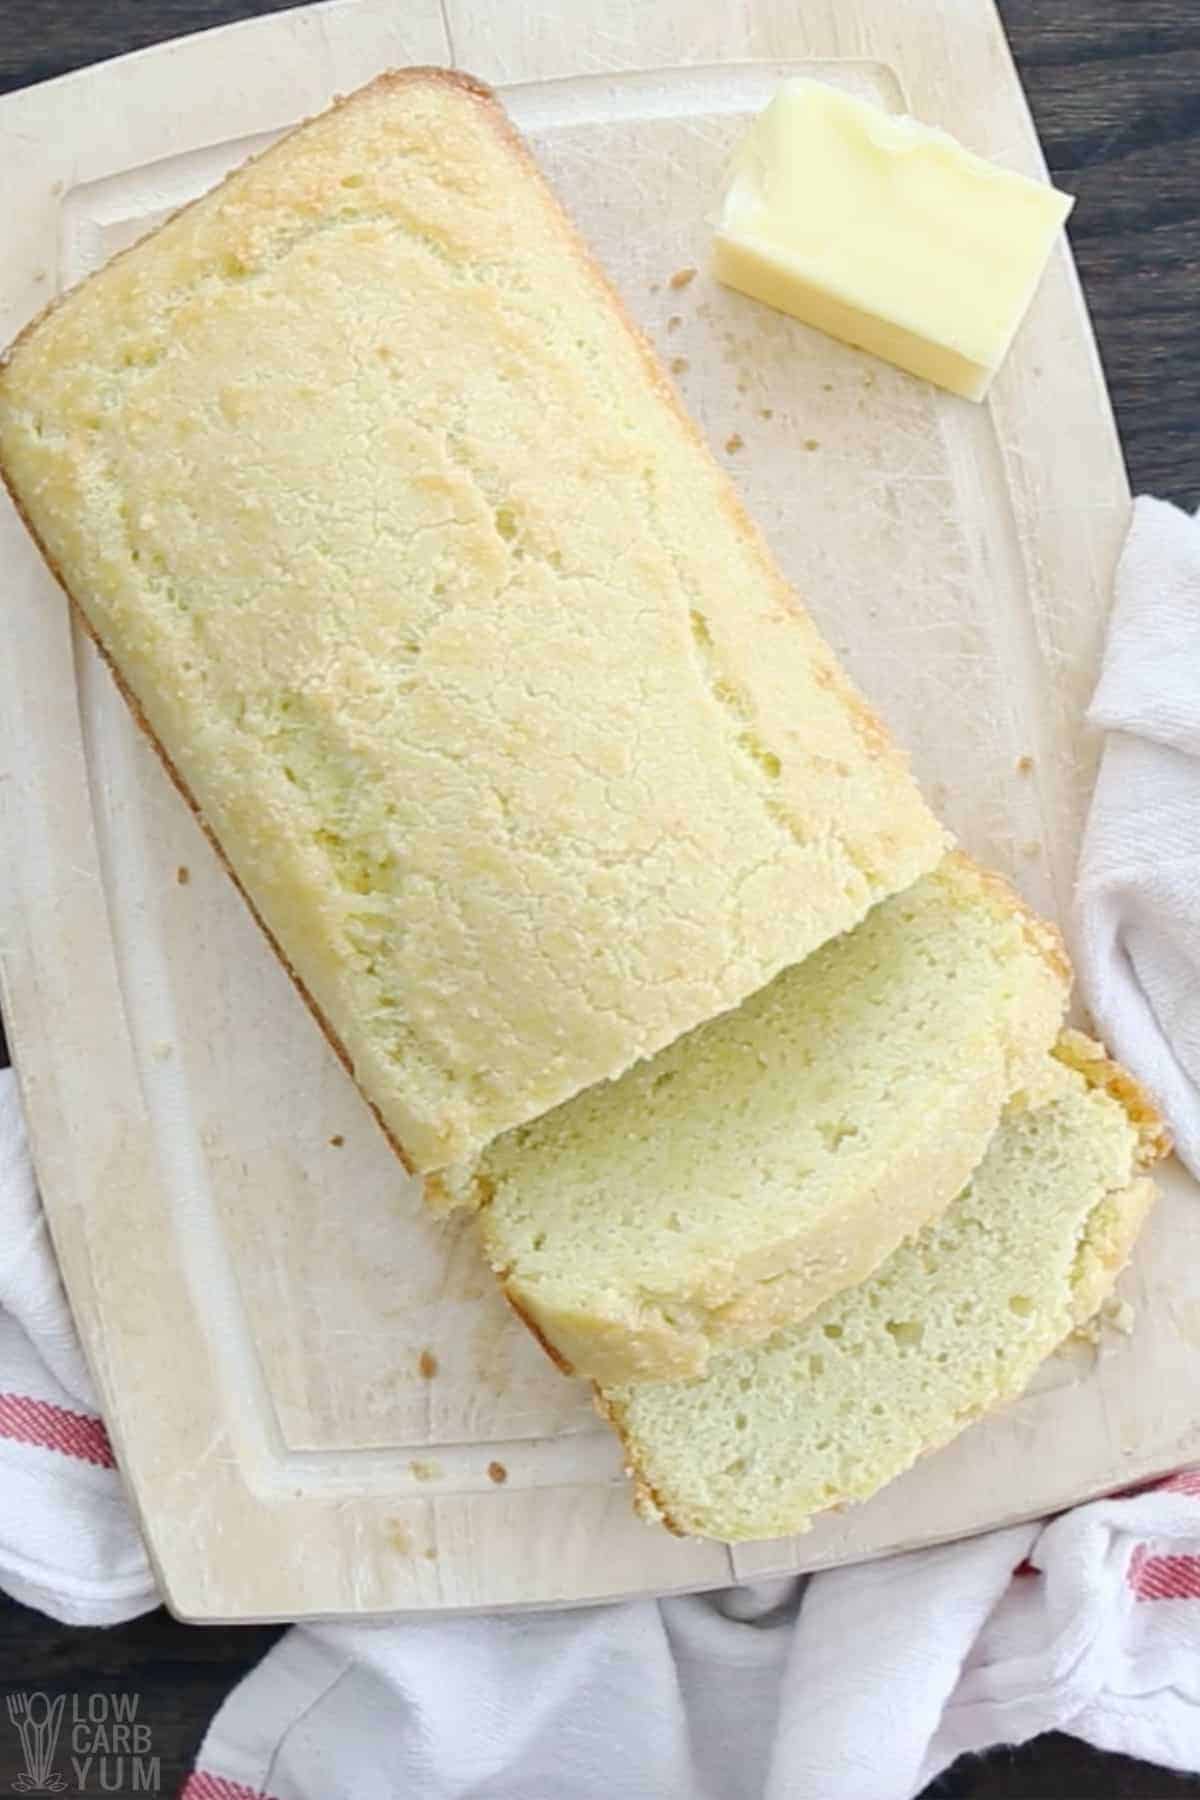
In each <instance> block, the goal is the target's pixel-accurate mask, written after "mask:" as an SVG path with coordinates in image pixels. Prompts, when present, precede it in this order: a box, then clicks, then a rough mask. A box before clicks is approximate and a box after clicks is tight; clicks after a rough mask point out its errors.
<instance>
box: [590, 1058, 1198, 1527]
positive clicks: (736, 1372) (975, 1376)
mask: <svg viewBox="0 0 1200 1800" xmlns="http://www.w3.org/2000/svg"><path fill="white" fill-rule="evenodd" d="M1168 1148H1169V1145H1168V1143H1167V1139H1166V1133H1165V1131H1164V1129H1163V1126H1162V1123H1161V1121H1160V1120H1159V1119H1158V1117H1157V1115H1156V1114H1155V1111H1154V1108H1153V1106H1152V1105H1151V1103H1150V1101H1149V1100H1148V1098H1147V1097H1146V1095H1145V1094H1144V1093H1142V1092H1141V1090H1140V1089H1139V1088H1138V1087H1137V1084H1136V1083H1135V1082H1134V1081H1133V1080H1132V1078H1131V1077H1129V1076H1128V1075H1126V1074H1125V1072H1124V1070H1122V1069H1119V1068H1118V1067H1117V1066H1116V1065H1115V1064H1113V1063H1110V1062H1108V1061H1107V1060H1106V1059H1105V1058H1104V1055H1103V1052H1102V1051H1101V1050H1100V1049H1099V1046H1097V1045H1095V1044H1092V1043H1090V1042H1089V1040H1088V1039H1086V1038H1083V1037H1081V1036H1080V1035H1079V1034H1078V1033H1074V1032H1071V1033H1067V1034H1065V1035H1064V1037H1063V1039H1062V1041H1061V1043H1060V1045H1059V1046H1058V1048H1057V1049H1056V1051H1055V1053H1054V1057H1053V1058H1048V1059H1047V1069H1046V1080H1045V1081H1044V1083H1042V1084H1041V1086H1040V1091H1039V1093H1038V1094H1037V1095H1036V1097H1034V1096H1031V1097H1030V1102H1029V1103H1028V1104H1017V1105H1014V1106H1013V1107H1011V1108H1010V1110H1009V1111H1008V1113H1007V1114H1006V1115H1005V1118H1004V1121H1003V1123H1002V1125H1001V1127H1000V1129H999V1130H998V1131H997V1133H996V1135H995V1138H994V1139H993V1141H992V1144H991V1147H990V1149H989V1150H988V1153H987V1156H986V1157H985V1159H984V1161H983V1163H982V1164H981V1166H980V1167H979V1169H978V1170H977V1171H976V1173H975V1175H974V1177H973V1178H972V1180H971V1182H970V1184H969V1185H968V1186H967V1187H966V1188H965V1189H964V1191H963V1192H962V1194H960V1195H959V1197H958V1199H957V1200H956V1201H955V1203H954V1205H953V1206H952V1207H951V1208H950V1210H949V1211H948V1212H947V1213H946V1214H945V1215H944V1216H943V1217H942V1218H941V1219H939V1220H937V1221H936V1222H935V1223H934V1224H931V1225H929V1226H927V1227H926V1228H925V1230H924V1231H923V1232H922V1233H921V1234H920V1236H919V1237H918V1238H917V1239H916V1241H915V1242H913V1243H909V1244H905V1245H904V1246H903V1247H902V1248H901V1249H899V1250H897V1251H896V1253H895V1254H894V1255H893V1256H892V1257H891V1258H889V1260H888V1261H887V1262H886V1263H885V1264H884V1266H883V1267H882V1268H881V1269H880V1270H879V1272H878V1274H876V1275H875V1276H873V1277H872V1279H871V1280H869V1281H867V1282H864V1283H863V1284H862V1285H861V1286H859V1287H856V1288H853V1289H851V1290H850V1291H849V1292H847V1293H843V1294H839V1295H838V1297H837V1299H836V1300H832V1301H830V1302H829V1304H828V1305H827V1306H824V1307H822V1308H821V1310H820V1311H819V1312H818V1313H816V1314H815V1315H814V1316H813V1317H812V1318H810V1319H809V1320H808V1321H807V1322H806V1323H805V1324H803V1325H801V1326H798V1327H794V1328H792V1329H790V1330H787V1331H783V1332H780V1333H779V1334H778V1335H777V1336H776V1337H774V1338H772V1340H771V1341H770V1342H769V1343H768V1344H765V1345H761V1346H759V1347H758V1348H757V1349H754V1350H744V1351H737V1352H732V1353H730V1354H727V1355H724V1356H721V1357H719V1358H717V1359H715V1360H714V1362H713V1364H712V1367H711V1369H710V1371H709V1374H708V1376H707V1378H706V1379H705V1380H703V1381H693V1382H676V1383H668V1384H658V1385H648V1386H640V1387H623V1388H609V1389H608V1390H607V1391H606V1392H604V1393H603V1394H602V1395H601V1396H600V1402H601V1407H602V1410H603V1411H605V1412H606V1413H607V1415H608V1416H609V1418H610V1419H611V1420H612V1422H613V1424H614V1425H615V1426H616V1428H617V1430H618V1431H619V1432H620V1434H621V1437H622V1439H623V1440H624V1443H625V1448H626V1451H627V1454H628V1457H629V1464H630V1469H631V1472H632V1473H633V1475H634V1476H635V1479H636V1482H637V1505H638V1507H639V1509H640V1511H641V1512H643V1513H644V1514H645V1516H646V1517H647V1518H650V1519H658V1520H661V1522H662V1523H663V1524H665V1525H667V1526H669V1527H670V1529H671V1530H672V1531H676V1532H680V1533H685V1534H686V1533H691V1534H695V1535H696V1536H699V1537H715V1538H722V1539H727V1540H737V1539H743V1538H769V1537H779V1536H783V1535H785V1534H786V1533H790V1532H795V1531H804V1530H805V1529H807V1527H808V1525H809V1524H810V1522H811V1520H812V1517H813V1515H814V1514H816V1513H820V1512H822V1511H824V1510H825V1509H826V1508H827V1507H831V1506H838V1505H841V1504H843V1503H844V1502H846V1501H850V1500H865V1499H866V1498H867V1497H868V1495H870V1494H873V1493H874V1492H875V1491H876V1490H877V1489H878V1488H881V1487H882V1486H883V1485H884V1483H885V1482H888V1481H890V1480H891V1479H892V1478H893V1476H896V1475H899V1474H900V1473H901V1471H902V1470H904V1469H906V1468H908V1466H909V1465H910V1464H911V1463H913V1462H915V1461H916V1459H917V1457H918V1456H920V1455H921V1454H922V1452H923V1451H926V1450H931V1449H934V1448H936V1447H937V1446H938V1445H939V1444H944V1443H946V1442H947V1441H948V1440H949V1439H950V1438H952V1437H954V1436H956V1434H957V1433H958V1432H960V1431H961V1430H962V1429H963V1428H964V1426H966V1425H968V1424H970V1422H971V1421H972V1420H973V1419H976V1418H978V1417H979V1415H980V1414H981V1413H983V1412H985V1411H986V1410H987V1409H988V1408H990V1407H993V1406H996V1405H997V1404H999V1402H1001V1401H1003V1400H1007V1399H1009V1398H1011V1397H1012V1396H1013V1395H1016V1394H1019V1393H1020V1392H1021V1391H1022V1389H1023V1388H1024V1387H1025V1386H1026V1384H1027V1383H1028V1381H1029V1379H1030V1377H1031V1376H1032V1375H1033V1373H1034V1371H1035V1370H1036V1369H1037V1367H1038V1365H1039V1364H1040V1363H1041V1362H1042V1361H1043V1360H1044V1359H1045V1358H1046V1357H1047V1356H1048V1355H1049V1354H1050V1353H1051V1351H1052V1350H1054V1349H1055V1347H1056V1346H1057V1345H1058V1344H1060V1343H1061V1342H1062V1341H1063V1339H1064V1338H1066V1337H1067V1336H1068V1335H1069V1334H1070V1332H1072V1331H1073V1330H1075V1329H1076V1328H1077V1327H1079V1326H1081V1325H1083V1324H1085V1323H1086V1322H1087V1321H1088V1320H1090V1319H1091V1318H1092V1317H1093V1316H1094V1315H1095V1313H1096V1312H1097V1311H1098V1309H1099V1307H1100V1305H1101V1303H1102V1302H1103V1301H1104V1299H1105V1298H1106V1297H1107V1295H1108V1293H1109V1292H1110V1290H1111V1288H1112V1286H1113V1283H1114V1281H1115V1280H1116V1277H1117V1275H1118V1273H1119V1272H1120V1270H1121V1268H1122V1266H1123V1264H1124V1263H1125V1260H1126V1258H1127V1257H1128V1255H1129V1252H1130V1249H1131V1247H1132V1245H1133V1241H1134V1238H1135V1236H1136V1234H1137V1230H1138V1227H1139V1225H1140V1224H1141V1222H1142V1219H1143V1218H1144V1216H1145V1214H1146V1211H1147V1208H1148V1207H1149V1205H1150V1202H1151V1200H1152V1198H1153V1194H1154V1189H1153V1185H1152V1183H1151V1182H1149V1181H1147V1180H1145V1179H1143V1178H1142V1176H1141V1171H1142V1170H1144V1169H1145V1168H1146V1167H1147V1166H1148V1165H1149V1164H1150V1163H1152V1162H1153V1161H1154V1160H1155V1159H1156V1158H1157V1157H1159V1156H1162V1155H1165V1153H1166V1151H1167V1149H1168Z"/></svg>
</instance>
